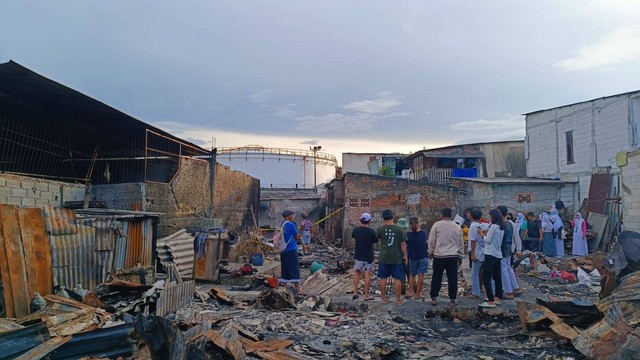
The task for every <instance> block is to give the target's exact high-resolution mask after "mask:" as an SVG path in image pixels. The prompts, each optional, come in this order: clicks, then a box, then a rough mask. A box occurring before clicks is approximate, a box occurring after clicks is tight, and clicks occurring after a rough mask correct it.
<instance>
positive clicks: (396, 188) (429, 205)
mask: <svg viewBox="0 0 640 360" xmlns="http://www.w3.org/2000/svg"><path fill="white" fill-rule="evenodd" d="M344 194H345V211H344V212H343V217H344V221H343V223H344V226H343V231H342V233H343V234H342V239H343V245H344V246H345V247H347V248H352V247H353V239H352V238H351V231H352V230H353V228H354V227H355V226H358V225H359V223H360V221H359V219H360V215H361V214H362V213H363V212H369V213H370V214H371V216H372V218H373V220H372V222H371V227H373V228H376V227H378V226H380V225H382V223H383V221H382V211H383V210H385V209H391V210H393V211H394V212H395V213H396V217H397V218H399V217H405V218H408V217H409V216H417V217H418V218H419V219H420V223H427V224H428V225H431V224H433V223H434V222H435V221H437V220H439V219H440V210H441V209H442V208H443V207H454V208H455V207H456V191H455V188H454V187H451V186H447V185H436V184H427V183H422V182H418V181H408V180H406V179H394V178H389V177H384V176H378V175H367V174H356V173H347V174H345V175H344Z"/></svg>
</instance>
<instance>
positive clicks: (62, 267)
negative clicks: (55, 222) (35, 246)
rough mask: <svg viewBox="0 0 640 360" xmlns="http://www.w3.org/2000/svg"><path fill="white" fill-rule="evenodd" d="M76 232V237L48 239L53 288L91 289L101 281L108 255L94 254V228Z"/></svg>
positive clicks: (109, 260)
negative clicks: (49, 240) (80, 287)
mask: <svg viewBox="0 0 640 360" xmlns="http://www.w3.org/2000/svg"><path fill="white" fill-rule="evenodd" d="M77 229H78V232H77V234H67V235H58V236H53V235H52V236H51V237H50V239H51V257H52V259H51V260H52V270H53V279H54V284H56V285H64V286H67V287H69V288H73V287H75V286H76V284H82V286H83V287H84V288H85V289H94V288H95V287H96V286H97V285H98V284H100V283H101V282H102V281H103V280H104V278H105V276H106V273H107V269H108V268H109V267H110V265H109V263H110V262H112V261H113V260H112V256H110V254H109V253H110V251H96V229H95V228H94V227H92V226H86V225H78V226H77Z"/></svg>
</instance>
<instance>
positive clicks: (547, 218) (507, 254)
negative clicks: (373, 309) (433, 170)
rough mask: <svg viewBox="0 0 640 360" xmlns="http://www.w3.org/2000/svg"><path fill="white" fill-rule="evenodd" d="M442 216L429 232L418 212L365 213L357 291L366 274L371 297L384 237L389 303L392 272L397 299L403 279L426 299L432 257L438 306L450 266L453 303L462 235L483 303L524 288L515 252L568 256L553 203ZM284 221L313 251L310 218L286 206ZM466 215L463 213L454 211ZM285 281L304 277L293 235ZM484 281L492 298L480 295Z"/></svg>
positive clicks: (581, 239) (382, 266)
mask: <svg viewBox="0 0 640 360" xmlns="http://www.w3.org/2000/svg"><path fill="white" fill-rule="evenodd" d="M440 215H441V220H440V221H437V222H435V223H434V224H433V226H432V227H431V230H430V231H429V233H428V235H427V232H426V231H424V230H422V229H421V227H420V224H419V219H418V218H417V217H416V216H412V217H410V218H409V221H407V219H405V218H399V219H397V222H394V220H395V214H394V212H393V211H392V210H389V209H387V210H384V211H383V212H382V220H383V224H382V225H381V226H379V227H378V228H377V229H372V228H371V227H370V224H371V221H372V217H371V214H369V213H363V214H362V215H361V216H360V226H357V227H355V228H354V229H353V232H352V238H353V239H354V240H355V262H354V272H355V275H354V279H353V298H354V299H357V298H359V296H360V295H359V286H360V281H361V278H364V294H363V295H364V300H365V301H369V300H373V299H374V297H373V296H372V295H371V293H370V287H371V273H372V272H373V268H374V266H373V265H374V260H375V259H374V257H375V246H376V244H378V243H379V244H380V246H379V249H380V253H379V258H378V273H377V275H378V278H379V281H380V289H381V295H382V303H387V302H388V299H387V292H386V288H387V283H388V281H389V279H390V278H391V279H392V281H393V288H394V291H395V304H396V305H397V306H401V305H403V304H404V303H405V300H404V299H403V298H402V293H403V288H404V283H405V280H406V279H407V278H408V289H407V291H406V294H405V298H414V299H424V296H423V295H422V294H421V291H422V287H423V284H424V277H425V275H426V274H427V270H428V268H429V263H430V260H431V261H432V262H433V264H432V268H433V274H432V278H431V289H430V293H429V294H430V297H431V305H434V306H435V305H437V298H438V295H439V293H440V289H441V287H442V280H443V276H444V274H445V272H446V276H447V282H448V295H449V301H450V305H451V306H455V304H456V298H457V291H458V272H459V269H460V267H461V266H462V259H463V256H464V253H465V246H464V240H463V238H465V237H466V240H467V249H466V250H467V251H468V252H469V260H470V266H471V270H472V275H471V279H472V281H471V283H472V284H471V294H470V295H468V296H469V297H470V298H474V299H482V300H484V301H483V302H481V303H480V305H479V306H480V307H484V308H493V307H495V306H496V305H499V304H500V301H502V300H509V299H513V298H514V297H515V296H518V295H519V294H521V290H520V286H519V284H518V280H517V278H516V276H515V273H514V271H513V268H512V265H511V264H512V259H513V256H514V255H517V254H518V253H520V252H522V251H523V250H530V251H533V252H536V251H542V252H543V253H544V254H545V255H546V256H558V257H561V256H563V255H564V240H563V236H562V230H563V226H564V225H563V220H562V218H561V217H560V216H559V214H558V211H557V210H556V208H555V207H553V206H552V207H551V208H550V209H549V211H548V212H544V213H542V214H541V215H540V217H539V218H536V216H535V214H534V213H533V212H529V213H527V215H526V217H525V215H524V214H523V213H520V212H519V213H517V216H516V217H515V218H514V216H513V215H512V214H511V213H509V212H508V209H507V207H506V206H497V207H496V208H495V209H491V210H490V211H489V213H488V214H487V215H488V216H487V218H488V221H487V220H485V217H484V216H483V215H484V214H483V212H482V210H481V209H480V208H478V207H472V208H468V209H466V210H465V217H466V221H464V223H463V221H462V220H456V222H454V221H453V211H452V209H451V208H443V209H442V210H441V214H440ZM282 216H283V218H284V221H283V225H284V226H283V228H284V235H285V238H290V239H295V240H302V242H303V252H304V253H305V254H307V253H310V247H309V243H310V231H311V222H310V221H309V220H308V219H307V216H306V214H303V216H302V217H303V220H302V227H301V229H300V230H301V234H300V233H299V232H298V229H297V226H296V225H295V223H293V218H294V216H295V214H294V213H293V211H290V210H285V211H283V213H282ZM457 218H460V217H459V216H457V217H456V219H457ZM572 227H573V249H572V250H573V255H576V256H584V255H587V242H586V233H587V229H586V222H585V221H584V219H582V215H581V214H580V213H576V214H575V216H574V219H573V221H572ZM280 261H281V268H282V269H281V270H282V274H281V275H282V276H281V280H280V281H281V283H284V284H287V283H292V284H293V285H294V286H295V287H296V288H297V287H298V284H299V282H300V266H299V260H298V248H297V244H296V241H291V243H290V244H288V247H287V249H286V250H285V251H284V252H283V253H282V254H281V256H280ZM482 288H484V293H485V294H486V297H482Z"/></svg>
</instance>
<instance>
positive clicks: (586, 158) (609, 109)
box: [525, 91, 640, 199]
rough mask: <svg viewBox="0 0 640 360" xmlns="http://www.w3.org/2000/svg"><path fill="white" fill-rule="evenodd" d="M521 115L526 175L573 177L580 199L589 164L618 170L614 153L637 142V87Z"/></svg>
mask: <svg viewBox="0 0 640 360" xmlns="http://www.w3.org/2000/svg"><path fill="white" fill-rule="evenodd" d="M525 115H526V138H525V158H526V160H527V176H528V177H538V178H548V179H561V180H566V181H578V182H579V183H580V186H579V196H580V198H581V199H584V198H586V197H587V196H588V195H589V183H590V179H591V174H592V173H593V172H594V171H595V170H597V169H598V168H610V169H611V172H612V173H619V169H618V168H617V166H616V154H617V153H619V152H620V151H629V150H635V149H637V148H638V134H637V128H638V123H639V122H640V91H636V92H631V93H625V94H620V95H614V96H608V97H603V98H599V99H594V100H590V101H585V102H581V103H577V104H572V105H566V106H561V107H557V108H553V109H548V110H540V111H536V112H532V113H528V114H525Z"/></svg>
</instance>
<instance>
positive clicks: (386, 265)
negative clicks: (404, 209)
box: [376, 209, 408, 306]
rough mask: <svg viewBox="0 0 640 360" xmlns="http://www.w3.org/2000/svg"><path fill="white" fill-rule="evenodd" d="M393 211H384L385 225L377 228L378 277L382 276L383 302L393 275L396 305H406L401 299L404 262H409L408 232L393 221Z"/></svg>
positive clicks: (385, 300) (385, 299) (384, 302)
mask: <svg viewBox="0 0 640 360" xmlns="http://www.w3.org/2000/svg"><path fill="white" fill-rule="evenodd" d="M394 216H395V215H394V213H393V211H391V210H389V209H386V210H384V211H383V212H382V220H384V225H382V226H380V227H378V229H376V233H377V235H378V240H379V241H380V261H379V264H378V278H380V291H381V292H382V303H383V304H386V303H387V292H386V289H387V278H388V277H389V276H391V277H393V287H394V290H395V295H396V305H397V306H401V305H404V303H405V301H404V300H402V299H401V297H400V296H401V295H402V278H403V277H404V264H405V263H407V262H408V261H407V260H408V259H407V244H406V241H407V234H406V232H405V231H404V229H403V228H402V227H400V226H399V225H396V224H394V223H393V218H394Z"/></svg>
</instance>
